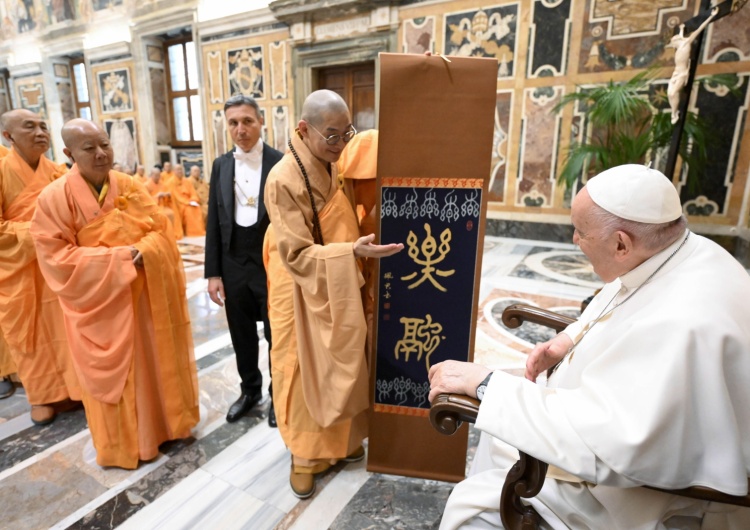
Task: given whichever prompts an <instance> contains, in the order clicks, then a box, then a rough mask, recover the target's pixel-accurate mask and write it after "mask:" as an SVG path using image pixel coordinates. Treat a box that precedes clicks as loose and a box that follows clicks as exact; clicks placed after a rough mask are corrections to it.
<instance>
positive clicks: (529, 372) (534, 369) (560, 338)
mask: <svg viewBox="0 0 750 530" xmlns="http://www.w3.org/2000/svg"><path fill="white" fill-rule="evenodd" d="M572 347H573V341H572V340H571V339H570V337H568V336H567V335H566V334H565V333H558V334H557V335H555V337H554V338H553V339H552V340H548V341H547V342H542V343H541V344H537V345H536V346H534V349H533V350H531V353H530V354H529V356H528V357H527V358H526V373H525V374H524V376H525V377H526V379H528V380H529V381H536V378H537V376H538V375H539V374H541V373H542V372H544V371H546V370H549V369H550V368H552V367H553V366H555V365H556V364H557V363H559V362H560V361H562V360H563V357H565V354H566V353H568V350H569V349H570V348H572Z"/></svg>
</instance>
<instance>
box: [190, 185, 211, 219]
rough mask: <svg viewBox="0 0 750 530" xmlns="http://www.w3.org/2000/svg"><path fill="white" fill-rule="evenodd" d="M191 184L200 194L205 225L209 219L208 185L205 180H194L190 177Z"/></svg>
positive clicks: (199, 200)
mask: <svg viewBox="0 0 750 530" xmlns="http://www.w3.org/2000/svg"><path fill="white" fill-rule="evenodd" d="M190 182H191V183H192V184H193V187H194V188H195V192H196V193H197V194H198V202H199V203H201V213H202V214H203V223H204V224H205V223H206V217H208V184H206V181H205V180H203V179H194V178H192V177H190Z"/></svg>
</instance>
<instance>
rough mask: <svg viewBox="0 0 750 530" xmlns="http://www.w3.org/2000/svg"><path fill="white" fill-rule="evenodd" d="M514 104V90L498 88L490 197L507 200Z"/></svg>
mask: <svg viewBox="0 0 750 530" xmlns="http://www.w3.org/2000/svg"><path fill="white" fill-rule="evenodd" d="M512 104H513V91H512V90H498V92H497V103H496V105H495V134H494V137H493V145H492V174H491V175H490V183H489V186H488V189H489V199H488V200H490V201H494V202H500V203H502V202H505V185H506V182H507V179H506V176H507V174H506V172H507V170H508V154H509V150H510V138H509V135H510V124H511V113H512Z"/></svg>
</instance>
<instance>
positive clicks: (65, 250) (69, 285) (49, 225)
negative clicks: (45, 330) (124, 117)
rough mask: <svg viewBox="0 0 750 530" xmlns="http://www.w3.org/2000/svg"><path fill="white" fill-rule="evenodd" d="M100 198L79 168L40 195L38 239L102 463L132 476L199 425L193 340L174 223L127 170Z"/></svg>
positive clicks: (36, 225) (112, 173)
mask: <svg viewBox="0 0 750 530" xmlns="http://www.w3.org/2000/svg"><path fill="white" fill-rule="evenodd" d="M100 200H101V201H102V202H101V205H100V204H99V203H98V202H97V198H96V197H95V196H94V194H93V192H92V190H91V188H89V185H88V184H87V183H86V181H85V180H84V179H83V177H82V176H81V174H80V173H79V171H78V166H73V168H72V169H71V170H70V172H69V173H68V174H67V175H66V176H65V177H63V178H61V179H59V180H58V181H56V182H54V183H53V184H52V185H50V186H49V187H47V188H46V189H45V190H44V192H42V194H41V195H40V196H39V200H38V204H37V210H36V213H35V214H34V219H33V221H32V225H31V232H32V235H33V237H34V243H35V245H36V248H37V253H38V255H39V260H40V263H41V264H42V272H43V273H44V277H45V279H46V280H47V283H48V284H49V285H50V287H51V288H52V290H53V291H54V292H55V293H56V294H57V295H58V296H59V297H60V304H61V305H62V308H63V313H64V315H65V328H66V331H67V335H68V340H69V342H70V345H71V355H72V357H73V363H74V365H75V368H76V371H77V372H78V375H79V378H80V381H81V389H82V393H83V404H84V407H85V409H86V418H87V419H88V423H89V428H90V429H91V437H92V439H93V442H94V447H95V448H96V451H97V456H96V461H97V463H98V464H99V465H102V466H118V467H123V468H127V469H133V468H135V467H136V466H137V465H138V460H139V459H140V460H149V459H151V458H154V457H156V456H157V455H158V453H159V445H160V444H161V443H163V442H165V441H167V440H173V439H176V438H184V437H186V436H189V435H190V429H191V428H192V427H194V426H195V425H196V423H197V422H198V384H197V375H196V367H195V359H194V356H193V340H192V336H191V330H190V318H189V315H188V309H187V300H186V298H185V277H184V274H183V268H182V260H181V258H180V254H179V252H178V251H177V245H176V244H175V241H174V236H173V235H172V233H171V228H170V226H169V223H168V222H167V219H166V218H165V217H164V216H163V215H162V214H161V213H160V212H159V209H158V207H157V205H156V203H155V202H154V201H153V199H152V198H151V196H150V195H149V194H148V192H147V191H146V190H145V188H144V187H143V186H141V185H140V184H138V183H137V182H135V180H134V179H133V178H132V177H130V176H128V175H125V174H124V173H117V172H115V171H110V174H109V191H108V192H107V195H106V197H103V198H102V199H100ZM131 246H134V247H136V248H137V249H138V250H139V251H140V252H141V254H142V255H143V264H144V266H143V267H142V268H141V267H136V266H135V265H133V261H132V258H131V251H130V247H131Z"/></svg>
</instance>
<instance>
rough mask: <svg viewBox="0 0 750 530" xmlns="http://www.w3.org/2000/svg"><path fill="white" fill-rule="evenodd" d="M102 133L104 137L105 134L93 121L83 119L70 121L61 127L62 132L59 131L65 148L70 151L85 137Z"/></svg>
mask: <svg viewBox="0 0 750 530" xmlns="http://www.w3.org/2000/svg"><path fill="white" fill-rule="evenodd" d="M102 133H103V134H105V135H106V134H107V133H105V132H104V129H102V128H101V127H100V126H99V125H97V124H96V123H94V122H93V121H89V120H84V119H83V118H75V119H72V120H70V121H69V122H68V123H66V124H65V125H63V128H62V131H60V134H61V135H62V139H63V143H64V144H65V147H67V148H68V149H71V150H72V149H73V148H74V147H75V146H76V145H77V143H79V142H81V141H82V140H83V139H84V138H85V137H86V136H87V135H90V134H102Z"/></svg>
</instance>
